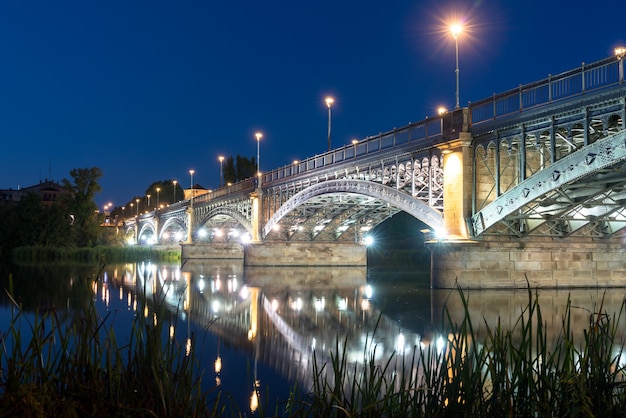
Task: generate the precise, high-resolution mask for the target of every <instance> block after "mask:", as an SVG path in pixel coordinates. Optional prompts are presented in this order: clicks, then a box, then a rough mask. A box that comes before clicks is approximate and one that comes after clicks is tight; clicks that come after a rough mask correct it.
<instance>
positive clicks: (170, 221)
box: [158, 214, 188, 242]
mask: <svg viewBox="0 0 626 418" xmlns="http://www.w3.org/2000/svg"><path fill="white" fill-rule="evenodd" d="M174 225H175V226H178V227H180V229H182V230H183V231H185V232H187V228H188V226H187V217H186V216H185V215H184V214H183V215H176V216H171V217H169V218H167V220H166V221H165V222H164V223H163V225H162V226H161V228H160V230H159V235H158V236H159V242H161V239H162V238H163V234H164V233H165V232H166V231H167V229H168V228H170V227H171V226H174Z"/></svg>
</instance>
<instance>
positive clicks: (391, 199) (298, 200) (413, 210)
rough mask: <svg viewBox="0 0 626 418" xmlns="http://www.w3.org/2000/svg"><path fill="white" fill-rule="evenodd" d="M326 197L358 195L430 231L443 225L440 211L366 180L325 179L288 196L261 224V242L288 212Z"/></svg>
mask: <svg viewBox="0 0 626 418" xmlns="http://www.w3.org/2000/svg"><path fill="white" fill-rule="evenodd" d="M329 195H346V196H362V197H366V198H369V199H374V200H377V201H380V202H382V203H384V204H385V205H392V206H393V207H395V208H397V209H396V210H394V211H393V213H391V215H393V214H395V213H397V212H398V211H400V210H401V211H404V212H407V213H408V214H410V215H412V216H414V217H415V218H417V219H419V220H421V221H422V222H424V223H425V224H427V225H429V226H430V227H432V228H435V229H439V228H441V227H442V226H443V216H442V214H441V212H439V211H437V210H436V209H433V208H431V207H429V206H428V205H426V204H425V203H424V202H422V201H421V200H419V199H416V198H413V197H411V196H410V195H409V194H407V193H405V192H403V191H401V190H397V189H395V188H392V187H389V186H385V185H383V184H380V183H374V182H372V181H367V180H346V179H338V180H327V181H323V182H320V183H318V184H314V185H311V186H310V187H308V188H306V189H304V190H301V191H299V192H298V193H296V194H295V195H293V196H292V197H290V198H289V199H288V200H287V201H286V202H285V203H283V204H282V205H281V206H280V207H279V208H278V209H277V210H276V211H275V212H274V213H273V215H272V216H271V218H270V219H269V220H268V222H267V223H266V224H265V226H264V228H263V238H264V239H265V238H266V237H267V236H268V235H269V234H270V233H271V232H272V230H273V229H274V228H275V226H276V225H278V223H279V222H280V221H281V219H283V218H284V217H285V216H286V215H287V214H288V213H290V212H292V211H294V210H296V209H297V208H299V207H302V206H305V205H306V204H307V202H311V201H313V200H314V199H316V198H319V197H321V196H329ZM379 206H380V205H379ZM391 215H389V216H391ZM355 216H356V215H355ZM385 219H386V217H385ZM382 220H384V219H382ZM382 220H381V222H382ZM374 226H375V225H374Z"/></svg>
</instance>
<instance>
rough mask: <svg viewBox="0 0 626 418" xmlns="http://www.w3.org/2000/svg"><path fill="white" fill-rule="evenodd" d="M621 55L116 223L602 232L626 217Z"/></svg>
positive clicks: (181, 227) (264, 235)
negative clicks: (387, 223)
mask: <svg viewBox="0 0 626 418" xmlns="http://www.w3.org/2000/svg"><path fill="white" fill-rule="evenodd" d="M623 65H624V64H623V60H622V58H621V57H609V58H606V59H604V60H602V61H599V62H596V63H593V64H585V65H583V66H581V67H578V68H575V69H573V70H570V71H567V72H565V73H562V74H560V75H558V76H551V77H549V78H546V79H544V80H540V81H537V82H534V83H530V84H527V85H523V86H519V87H518V88H515V89H513V90H510V91H507V92H504V93H501V94H498V95H494V96H493V97H489V98H486V99H484V100H481V101H478V102H474V103H471V104H470V105H468V107H466V108H461V109H457V110H455V111H452V112H449V113H446V114H443V115H439V116H438V117H435V118H428V119H425V120H422V121H420V122H417V123H411V124H409V125H407V126H405V127H402V128H398V129H394V130H392V131H389V132H386V133H382V134H380V135H376V136H372V137H367V138H365V139H362V140H360V141H358V142H357V143H355V144H350V145H346V146H343V147H340V148H337V149H334V150H331V151H329V152H326V153H324V154H320V155H316V156H314V157H311V158H308V159H306V160H303V161H300V162H297V163H294V164H292V165H288V166H284V167H281V168H278V169H275V170H272V171H270V172H266V173H263V174H262V175H261V176H260V177H259V178H258V180H257V179H248V180H245V181H243V182H240V183H237V184H235V185H232V186H229V187H224V188H221V189H218V190H215V191H213V192H210V193H206V194H203V195H201V196H197V195H196V196H194V197H193V199H192V200H191V201H190V200H186V201H182V202H178V203H176V204H173V205H170V206H169V207H167V208H165V209H163V210H160V211H153V212H150V213H147V214H144V215H141V216H139V217H137V218H131V219H127V220H126V222H125V226H126V227H127V228H128V231H134V234H135V235H134V236H135V238H136V239H139V238H140V237H142V236H145V235H153V236H154V237H156V238H157V242H164V241H167V238H166V237H167V236H168V235H169V236H170V237H171V236H174V234H173V232H175V231H178V232H179V233H182V234H183V235H184V236H186V237H187V242H192V241H196V240H198V239H199V237H200V235H199V233H200V231H202V230H205V231H207V232H208V236H207V237H206V238H205V239H206V240H209V241H219V240H225V241H229V240H233V239H234V238H235V237H236V236H238V235H241V234H242V233H243V234H244V235H247V236H248V237H249V238H251V239H252V240H256V241H275V240H279V241H304V242H310V241H331V242H332V241H349V242H360V241H361V239H362V238H363V236H364V235H365V234H367V232H368V231H369V230H371V229H372V228H374V227H375V226H376V225H378V224H380V223H381V222H383V221H384V220H386V219H387V218H389V217H391V216H392V215H394V214H395V213H397V212H399V211H405V212H407V213H409V214H411V215H413V216H414V217H415V218H417V219H419V220H421V221H423V222H424V223H425V224H427V225H429V226H430V227H431V228H432V229H433V230H437V229H444V230H446V231H447V232H448V234H450V235H451V236H454V237H459V238H470V239H471V238H473V239H476V238H480V237H487V236H490V235H500V236H509V237H524V236H533V235H540V236H546V235H548V236H552V237H565V236H572V235H584V236H591V237H606V236H611V235H613V234H615V233H617V232H619V231H621V230H622V229H623V228H624V227H625V226H626V210H625V208H624V202H625V201H626V189H625V184H626V173H625V172H624V171H625V162H624V161H625V160H626V131H625V129H624V128H625V125H624V124H625V122H624V121H625V120H626V110H625V109H626V89H625V88H624V68H623ZM453 161H456V163H452V162H453ZM459 163H460V166H459ZM192 192H193V191H192ZM190 225H191V227H190ZM459 225H461V226H459ZM179 237H180V235H179ZM170 239H171V238H170ZM178 240H179V239H176V240H175V241H176V242H178Z"/></svg>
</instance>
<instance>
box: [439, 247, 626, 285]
mask: <svg viewBox="0 0 626 418" xmlns="http://www.w3.org/2000/svg"><path fill="white" fill-rule="evenodd" d="M428 245H429V248H430V250H431V287H433V288H444V289H451V288H455V287H457V286H459V287H461V288H463V289H498V288H502V289H506V288H508V289H513V288H526V287H527V286H530V287H531V288H571V287H622V288H623V287H626V244H624V243H623V242H621V240H620V239H618V238H615V239H607V240H602V241H593V240H592V239H587V240H584V239H581V238H580V237H577V238H575V239H574V238H572V239H567V238H565V239H560V240H552V239H549V238H546V239H542V238H534V239H523V240H514V239H505V238H499V239H497V238H492V239H489V240H484V241H469V240H459V241H439V242H431V243H428Z"/></svg>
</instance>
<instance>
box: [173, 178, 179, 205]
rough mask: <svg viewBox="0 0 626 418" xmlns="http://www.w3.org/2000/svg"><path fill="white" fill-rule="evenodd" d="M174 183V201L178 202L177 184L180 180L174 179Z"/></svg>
mask: <svg viewBox="0 0 626 418" xmlns="http://www.w3.org/2000/svg"><path fill="white" fill-rule="evenodd" d="M172 183H174V203H176V184H178V180H174V181H172Z"/></svg>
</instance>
